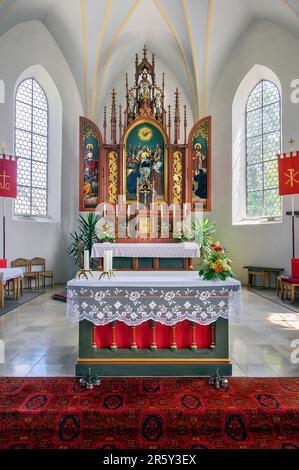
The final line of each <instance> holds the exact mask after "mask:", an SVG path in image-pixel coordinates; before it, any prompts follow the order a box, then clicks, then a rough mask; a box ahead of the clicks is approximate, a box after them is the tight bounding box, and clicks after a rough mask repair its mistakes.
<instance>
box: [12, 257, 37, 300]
mask: <svg viewBox="0 0 299 470" xmlns="http://www.w3.org/2000/svg"><path fill="white" fill-rule="evenodd" d="M11 267H12V268H23V279H26V280H27V287H28V289H31V287H32V284H31V282H32V280H34V285H35V290H36V289H37V288H39V277H38V274H37V273H33V272H31V266H30V261H29V259H26V258H17V259H15V260H13V261H12V262H11ZM23 279H21V282H20V290H21V295H22V294H23Z"/></svg>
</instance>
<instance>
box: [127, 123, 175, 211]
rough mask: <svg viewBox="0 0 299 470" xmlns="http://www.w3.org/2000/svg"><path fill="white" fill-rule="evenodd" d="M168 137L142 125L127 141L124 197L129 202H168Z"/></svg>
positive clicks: (135, 128) (147, 125)
mask: <svg viewBox="0 0 299 470" xmlns="http://www.w3.org/2000/svg"><path fill="white" fill-rule="evenodd" d="M165 143H166V137H165V135H164V134H163V131H162V130H161V129H160V127H159V126H158V125H156V124H154V123H152V122H150V121H147V120H143V121H141V122H140V121H139V122H138V123H137V124H135V125H134V127H133V128H131V129H129V131H128V134H127V135H126V137H125V139H124V145H125V150H124V164H123V167H124V175H123V177H124V193H125V194H126V199H127V202H129V203H134V202H136V203H138V202H140V203H143V204H145V205H146V206H147V207H149V205H150V203H152V202H163V201H165V202H166V201H167V155H166V145H165Z"/></svg>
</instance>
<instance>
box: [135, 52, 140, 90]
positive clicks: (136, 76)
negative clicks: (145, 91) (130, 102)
mask: <svg viewBox="0 0 299 470" xmlns="http://www.w3.org/2000/svg"><path fill="white" fill-rule="evenodd" d="M138 62H139V59H138V54H136V56H135V84H136V86H137V85H138Z"/></svg>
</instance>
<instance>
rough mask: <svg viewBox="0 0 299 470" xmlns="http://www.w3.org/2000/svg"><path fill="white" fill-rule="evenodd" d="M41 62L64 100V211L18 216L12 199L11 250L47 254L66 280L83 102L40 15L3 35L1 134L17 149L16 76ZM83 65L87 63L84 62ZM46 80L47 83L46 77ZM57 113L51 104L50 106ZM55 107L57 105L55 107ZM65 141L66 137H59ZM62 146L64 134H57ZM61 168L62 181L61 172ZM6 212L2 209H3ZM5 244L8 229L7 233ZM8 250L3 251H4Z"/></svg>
mask: <svg viewBox="0 0 299 470" xmlns="http://www.w3.org/2000/svg"><path fill="white" fill-rule="evenodd" d="M36 65H40V66H41V67H43V69H45V71H46V72H47V73H48V74H49V75H50V77H51V79H52V81H53V82H54V84H55V86H56V88H57V91H58V93H59V95H60V98H61V102H62V112H63V116H62V162H61V164H62V165H61V170H60V167H59V165H57V178H55V177H53V178H51V175H50V179H49V185H50V189H51V191H52V190H53V188H54V190H55V184H56V185H58V191H57V193H58V197H59V192H60V187H61V216H60V222H57V220H59V217H57V218H56V221H53V220H50V221H49V222H37V221H29V220H24V221H20V220H18V221H15V220H13V203H12V201H11V200H7V201H6V215H7V251H6V255H7V258H8V260H9V262H10V261H11V260H12V259H13V258H17V257H26V258H31V257H34V256H41V257H44V258H46V260H47V267H48V269H50V270H54V271H55V273H56V278H57V281H58V282H61V281H65V280H66V278H67V277H68V276H69V272H70V270H71V269H72V267H71V263H69V261H68V257H67V254H66V249H67V245H68V243H69V231H70V230H72V229H73V226H74V223H75V218H76V215H77V209H78V159H79V157H78V153H79V148H78V147H79V146H78V142H79V115H80V114H82V106H81V102H80V98H79V94H78V90H77V87H76V84H75V81H74V79H73V76H72V74H71V71H70V69H69V67H68V64H67V62H66V60H65V59H64V57H63V55H62V53H61V51H60V49H59V48H58V46H57V43H56V42H55V40H54V39H53V37H52V36H51V35H50V33H49V32H48V30H47V29H46V27H45V26H44V25H43V24H42V23H41V22H39V21H30V22H26V23H22V24H19V25H18V26H16V27H14V28H12V29H11V30H10V31H8V32H7V33H6V34H5V35H3V36H2V37H1V38H0V78H1V79H2V80H3V81H4V83H5V92H6V102H5V104H0V140H1V141H4V142H6V143H7V145H8V149H7V152H8V153H10V152H12V151H13V133H14V93H15V86H16V82H17V80H18V79H19V77H21V75H22V74H23V72H24V70H26V69H27V68H29V67H33V66H36ZM82 67H83V65H82ZM41 85H43V83H42V82H41ZM49 112H50V113H51V109H50V110H49ZM52 112H53V110H52ZM59 141H60V142H59ZM55 151H56V150H55V145H54V146H53V142H52V143H51V145H50V151H49V160H50V165H51V157H52V161H53V159H54V158H55ZM57 152H58V153H59V152H61V139H59V137H58V139H57ZM60 171H61V181H62V184H61V181H60V175H59V172H60ZM1 216H2V214H1ZM0 242H1V247H2V233H1V240H0ZM1 254H2V253H1Z"/></svg>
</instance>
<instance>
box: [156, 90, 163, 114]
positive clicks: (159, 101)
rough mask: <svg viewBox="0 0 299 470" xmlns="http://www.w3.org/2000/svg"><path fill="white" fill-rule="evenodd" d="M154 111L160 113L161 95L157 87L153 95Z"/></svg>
mask: <svg viewBox="0 0 299 470" xmlns="http://www.w3.org/2000/svg"><path fill="white" fill-rule="evenodd" d="M154 105H155V113H156V114H162V96H161V91H160V90H159V89H158V90H157V91H156V93H155V97H154Z"/></svg>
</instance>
